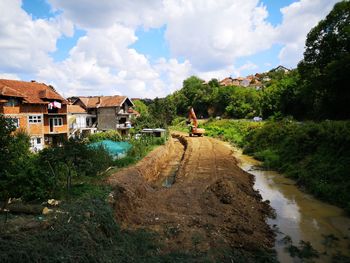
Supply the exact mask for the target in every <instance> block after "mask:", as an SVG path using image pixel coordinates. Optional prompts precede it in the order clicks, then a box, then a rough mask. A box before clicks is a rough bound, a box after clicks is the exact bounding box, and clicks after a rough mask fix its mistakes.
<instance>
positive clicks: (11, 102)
mask: <svg viewBox="0 0 350 263" xmlns="http://www.w3.org/2000/svg"><path fill="white" fill-rule="evenodd" d="M18 104H19V102H18V99H14V98H10V99H8V101H7V102H6V103H5V106H7V107H15V106H18Z"/></svg>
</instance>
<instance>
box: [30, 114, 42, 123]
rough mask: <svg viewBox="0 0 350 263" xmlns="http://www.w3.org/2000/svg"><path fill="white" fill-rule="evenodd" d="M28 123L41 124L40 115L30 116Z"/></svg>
mask: <svg viewBox="0 0 350 263" xmlns="http://www.w3.org/2000/svg"><path fill="white" fill-rule="evenodd" d="M29 123H41V115H30V116H29Z"/></svg>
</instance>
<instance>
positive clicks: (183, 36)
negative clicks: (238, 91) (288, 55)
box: [165, 0, 274, 71]
mask: <svg viewBox="0 0 350 263" xmlns="http://www.w3.org/2000/svg"><path fill="white" fill-rule="evenodd" d="M258 3H259V1H258V0H239V1H229V0H222V1H216V0H205V1H200V2H199V1H181V0H173V1H171V0H169V1H166V5H165V8H166V11H167V12H168V19H167V31H166V38H167V40H168V42H169V45H170V48H171V51H172V53H173V54H174V55H175V56H183V57H186V58H188V59H189V60H190V61H191V63H192V65H193V66H194V67H195V68H197V69H200V70H202V71H209V70H220V69H221V68H225V67H227V66H229V65H232V64H233V63H234V61H235V59H236V58H238V57H242V56H248V55H252V54H254V53H257V52H259V51H262V50H264V49H268V48H270V47H271V45H272V40H273V38H274V29H273V27H272V25H271V24H270V23H268V22H267V21H266V18H267V16H268V13H267V10H266V8H265V6H262V5H258Z"/></svg>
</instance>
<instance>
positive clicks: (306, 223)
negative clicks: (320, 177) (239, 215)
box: [228, 145, 350, 263]
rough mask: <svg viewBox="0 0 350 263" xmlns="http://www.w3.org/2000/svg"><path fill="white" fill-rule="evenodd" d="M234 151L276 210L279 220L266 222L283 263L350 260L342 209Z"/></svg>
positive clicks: (348, 224)
mask: <svg viewBox="0 0 350 263" xmlns="http://www.w3.org/2000/svg"><path fill="white" fill-rule="evenodd" d="M228 147H231V146H230V145H229V146H228ZM233 151H234V154H233V155H234V157H235V158H236V159H237V160H238V164H239V166H240V167H241V168H242V169H243V170H244V171H247V172H248V173H250V174H252V175H254V177H255V183H254V189H255V190H258V191H259V193H260V194H261V196H262V197H263V200H264V201H266V200H268V201H269V203H270V205H271V207H272V208H273V209H274V210H275V213H276V217H275V218H269V219H268V221H267V222H268V224H269V225H270V227H271V228H272V229H274V230H275V232H276V240H275V246H274V248H275V250H276V251H277V258H278V260H279V261H280V262H283V263H284V262H287V263H288V262H296V261H295V260H298V258H299V260H300V258H301V259H303V260H305V259H309V260H310V259H312V261H313V262H349V261H350V218H349V217H347V216H346V212H345V211H344V210H343V209H341V208H339V207H336V206H333V205H330V204H328V203H324V202H322V201H320V200H317V199H316V198H314V197H313V196H311V195H309V194H307V193H305V192H302V191H301V190H300V189H299V188H298V187H297V186H296V184H295V181H293V180H291V179H289V178H286V177H285V176H283V175H282V174H279V173H277V172H275V171H269V170H265V169H261V164H262V163H261V162H259V161H257V160H255V159H253V158H252V157H250V156H247V155H244V154H242V151H241V150H240V149H238V148H234V150H233ZM307 242H309V244H310V245H311V247H310V246H308V243H307ZM292 255H294V257H292ZM297 262H298V261H297Z"/></svg>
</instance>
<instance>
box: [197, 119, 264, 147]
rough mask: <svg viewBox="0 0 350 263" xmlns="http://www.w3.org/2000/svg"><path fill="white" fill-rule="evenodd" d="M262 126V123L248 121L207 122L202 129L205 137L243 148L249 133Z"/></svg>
mask: <svg viewBox="0 0 350 263" xmlns="http://www.w3.org/2000/svg"><path fill="white" fill-rule="evenodd" d="M262 125H263V123H262V122H252V121H248V120H215V121H214V120H209V121H208V122H206V123H204V125H203V127H204V128H205V131H206V135H208V136H212V137H216V138H220V139H222V140H224V141H228V142H230V143H232V144H234V145H237V146H239V147H243V146H244V145H245V143H246V141H245V137H246V136H247V135H248V134H249V132H250V131H252V130H254V129H256V128H258V127H261V126H262Z"/></svg>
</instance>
